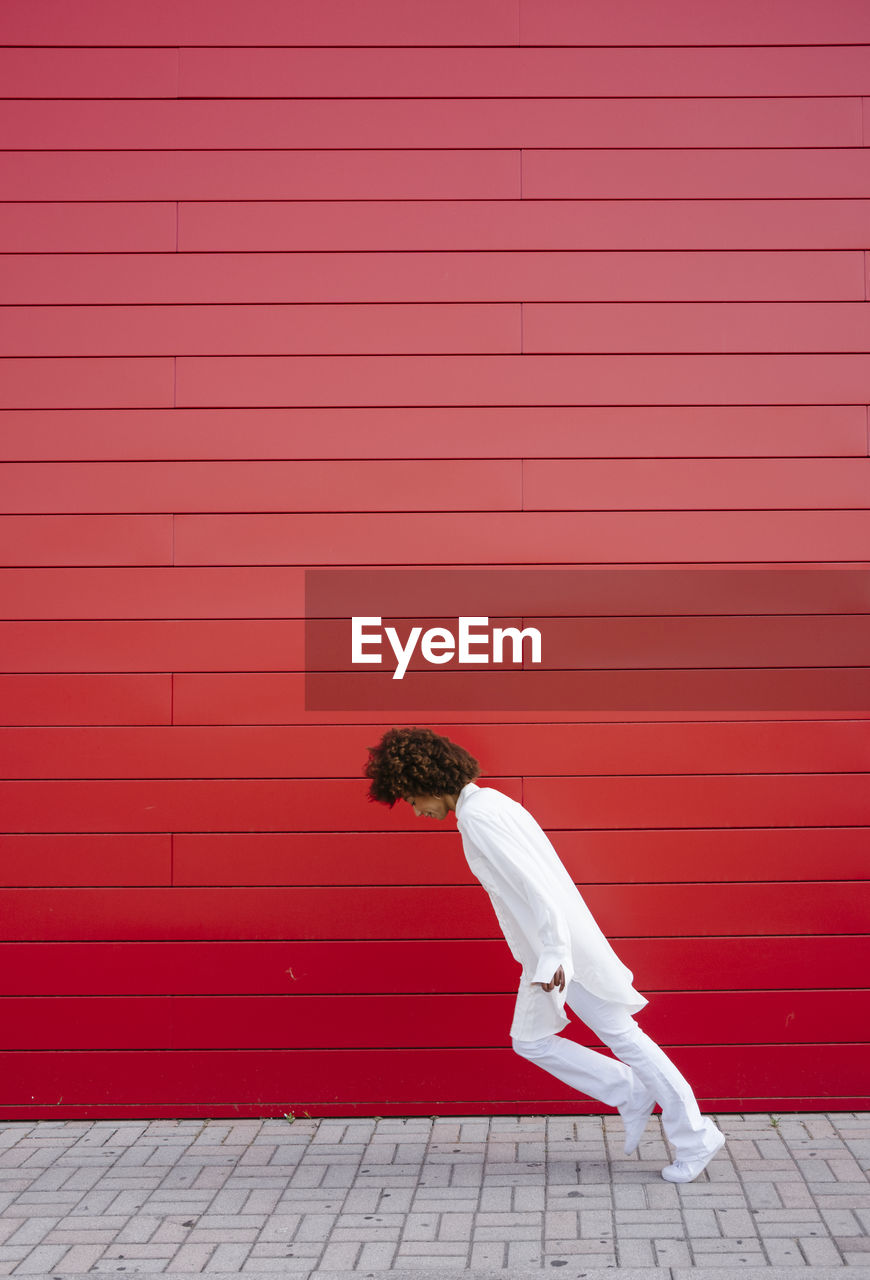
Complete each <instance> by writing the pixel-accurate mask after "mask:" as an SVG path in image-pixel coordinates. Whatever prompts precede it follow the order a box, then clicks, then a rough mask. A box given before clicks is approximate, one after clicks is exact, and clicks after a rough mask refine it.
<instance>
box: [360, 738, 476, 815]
mask: <svg viewBox="0 0 870 1280" xmlns="http://www.w3.org/2000/svg"><path fill="white" fill-rule="evenodd" d="M365 776H366V777H367V778H371V786H370V787H369V799H370V800H376V801H377V802H378V803H379V804H388V805H390V807H392V806H393V805H394V804H395V803H396V801H397V800H401V799H403V798H404V797H405V796H443V795H458V794H459V792H460V791H461V790H462V788H463V787H464V786H465V784H466V783H467V782H472V781H473V780H474V779H475V778H478V777H479V776H480V765H479V764H478V763H477V761H476V760H475V758H474V756H472V755H469V753H468V752H467V751H466V750H465V748H464V747H460V746H458V745H457V743H455V742H451V741H450V739H449V738H442V737H439V735H438V734H437V733H433V732H432V730H431V729H388V730H387V732H386V733H385V734H384V736H383V737H382V738H381V740H380V742H379V743H378V745H377V746H376V747H369V759H368V763H367V764H366V767H365Z"/></svg>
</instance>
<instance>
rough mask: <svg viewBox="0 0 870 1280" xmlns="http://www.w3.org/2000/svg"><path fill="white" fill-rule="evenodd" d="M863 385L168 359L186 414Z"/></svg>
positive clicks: (821, 363)
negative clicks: (215, 409)
mask: <svg viewBox="0 0 870 1280" xmlns="http://www.w3.org/2000/svg"><path fill="white" fill-rule="evenodd" d="M45 364H46V368H48V365H49V364H50V362H48V361H46V362H45ZM868 382H870V356H867V355H865V354H861V355H857V354H853V355H839V354H838V355H830V354H828V355H804V356H797V355H740V356H727V355H713V356H697V355H696V356H674V355H668V356H650V355H627V356H623V355H610V356H537V355H527V356H522V357H517V356H368V357H365V356H319V357H318V356H262V357H260V356H229V357H222V358H218V357H211V356H179V357H178V360H177V362H176V400H177V403H178V404H180V405H182V406H189V407H193V406H197V405H199V406H208V405H263V406H264V407H265V406H270V405H284V404H298V405H308V404H310V405H322V404H330V405H336V404H337V405H355V404H385V405H401V404H575V403H580V404H593V405H594V404H697V403H706V404H759V403H760V404H864V403H866V398H867V386H868ZM30 394H31V395H35V393H30ZM9 395H10V397H11V396H12V393H11V392H10V393H9ZM99 402H100V400H99V399H98V403H99ZM102 402H103V403H105V401H102ZM10 403H11V404H14V403H15V401H14V399H11V398H10ZM37 403H38V402H37ZM152 403H153V402H152Z"/></svg>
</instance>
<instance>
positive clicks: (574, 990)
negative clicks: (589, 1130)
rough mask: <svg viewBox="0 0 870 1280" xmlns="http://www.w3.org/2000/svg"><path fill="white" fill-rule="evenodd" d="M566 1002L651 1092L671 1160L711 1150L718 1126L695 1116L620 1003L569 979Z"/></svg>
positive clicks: (688, 1098)
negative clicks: (602, 997) (594, 993)
mask: <svg viewBox="0 0 870 1280" xmlns="http://www.w3.org/2000/svg"><path fill="white" fill-rule="evenodd" d="M566 1003H567V1004H568V1005H569V1006H570V1008H571V1009H573V1011H574V1012H575V1013H576V1014H577V1016H578V1018H581V1019H582V1020H583V1022H585V1023H586V1026H587V1027H589V1029H590V1030H591V1031H594V1032H595V1034H596V1035H597V1036H598V1038H599V1040H601V1041H602V1043H603V1044H606V1045H607V1047H608V1048H609V1049H610V1050H611V1052H612V1053H614V1054H615V1055H616V1057H617V1058H618V1059H619V1060H620V1061H621V1062H623V1063H625V1064H626V1065H627V1066H630V1067H631V1068H632V1070H633V1071H634V1073H635V1075H636V1076H637V1078H638V1079H639V1080H640V1081H641V1082H642V1083H643V1085H644V1086H645V1087H646V1088H647V1089H648V1090H649V1091H650V1092H651V1093H652V1094H653V1095H654V1097H655V1099H656V1101H657V1102H658V1104H659V1106H660V1107H661V1109H662V1125H663V1127H664V1130H665V1134H666V1135H667V1138H668V1141H669V1142H670V1143H671V1145H672V1146H673V1148H674V1150H675V1152H676V1158H677V1160H683V1161H694V1160H698V1159H700V1158H702V1157H704V1156H706V1155H708V1154H709V1153H710V1152H711V1151H715V1150H717V1148H718V1146H719V1144H720V1138H721V1134H720V1130H719V1129H717V1127H716V1125H715V1124H714V1123H713V1121H712V1120H710V1119H709V1118H705V1117H704V1116H702V1115H701V1113H700V1111H699V1109H698V1103H697V1102H696V1100H695V1095H694V1094H693V1092H692V1090H691V1087H690V1085H689V1083H688V1081H687V1080H685V1079H684V1077H683V1076H682V1075H681V1074H680V1072H679V1071H678V1070H677V1068H676V1067H675V1066H674V1064H673V1063H672V1062H671V1060H670V1058H669V1057H668V1056H667V1054H666V1053H665V1052H664V1050H662V1049H660V1048H659V1046H658V1045H657V1044H656V1043H655V1041H654V1040H651V1039H650V1037H649V1036H648V1035H647V1034H646V1033H645V1032H644V1031H641V1029H640V1027H639V1026H638V1025H637V1023H636V1022H635V1020H634V1018H633V1017H632V1016H631V1015H630V1014H629V1012H628V1010H627V1009H626V1008H625V1007H624V1006H623V1005H616V1004H612V1003H610V1002H609V1001H607V1000H602V999H601V998H600V997H599V996H595V995H593V994H592V992H591V991H587V990H586V988H585V987H582V986H581V985H580V983H579V982H577V981H574V982H572V983H570V985H569V987H568V995H567V999H566ZM599 1056H603V1055H599ZM617 1105H618V1104H617Z"/></svg>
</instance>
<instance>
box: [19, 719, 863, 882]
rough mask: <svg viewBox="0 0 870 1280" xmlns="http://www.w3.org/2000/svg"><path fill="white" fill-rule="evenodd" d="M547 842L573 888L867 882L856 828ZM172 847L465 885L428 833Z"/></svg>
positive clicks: (238, 867)
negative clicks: (615, 884) (822, 878)
mask: <svg viewBox="0 0 870 1280" xmlns="http://www.w3.org/2000/svg"><path fill="white" fill-rule="evenodd" d="M529 736H530V739H531V741H532V744H533V743H534V735H533V734H530V735H529ZM532 749H533V746H532ZM360 758H362V759H365V756H364V755H363V756H361V757H360ZM602 772H603V770H602ZM550 838H551V840H552V842H553V844H554V845H555V847H556V849H557V851H558V854H559V857H560V858H561V859H562V861H563V862H564V864H565V866H566V867H567V868H568V871H569V873H570V874H571V876H572V877H573V879H574V880H575V881H576V882H577V883H578V884H580V885H581V886H583V885H589V884H605V883H612V882H614V881H616V882H618V883H638V884H640V883H659V882H662V883H670V882H674V883H680V882H689V881H693V880H697V879H698V878H699V874H700V873H699V865H698V859H699V852H700V850H703V875H704V879H705V880H707V881H723V882H725V881H730V880H782V881H785V880H818V879H819V878H820V876H821V875H822V874H823V873H824V875H825V876H826V877H834V876H837V877H842V878H843V879H846V880H866V879H868V878H870V865H868V860H867V838H868V836H867V831H866V829H865V828H863V827H856V828H850V827H843V828H834V829H831V828H827V827H825V828H821V829H815V828H800V829H798V830H795V829H794V828H788V829H783V830H777V829H775V828H765V829H757V828H747V829H725V830H684V831H679V830H667V831H639V830H631V831H560V832H551V833H550ZM57 839H62V837H57ZM173 850H174V856H173V868H174V871H173V883H175V884H178V885H182V884H183V885H218V884H223V885H229V884H245V885H253V884H290V883H293V884H401V883H414V884H416V883H420V884H466V883H468V884H471V883H474V878H473V876H472V874H471V872H470V870H469V868H468V866H467V864H466V862H465V858H464V856H463V854H462V853H461V851H460V850H459V849H457V848H456V846H455V842H454V841H450V840H445V838H444V836H442V835H441V834H440V833H436V832H433V833H428V832H425V831H424V832H415V833H413V834H410V835H400V834H399V833H398V832H378V833H377V834H376V835H374V834H372V833H369V832H357V834H356V835H355V836H354V837H353V839H352V841H351V840H349V839H348V837H347V836H346V835H344V834H341V835H336V834H333V833H329V832H306V833H305V834H304V835H295V834H292V833H284V832H281V833H272V832H263V833H259V834H250V833H238V834H236V833H224V832H207V833H202V834H195V833H184V832H182V833H179V834H178V835H176V836H175V839H174V843H173ZM10 883H12V882H11V881H10ZM14 883H26V881H22V882H19V881H15V882H14ZM34 883H36V882H34ZM39 883H46V884H48V883H58V884H61V883H64V884H65V883H81V884H88V883H91V884H109V883H114V881H111V880H93V881H87V880H80V881H74V882H69V881H65V880H64V881H55V882H52V881H48V880H46V881H43V880H40V881H39Z"/></svg>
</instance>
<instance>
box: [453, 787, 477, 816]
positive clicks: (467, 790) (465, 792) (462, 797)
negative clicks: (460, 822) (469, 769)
mask: <svg viewBox="0 0 870 1280" xmlns="http://www.w3.org/2000/svg"><path fill="white" fill-rule="evenodd" d="M479 790H480V787H479V786H477V784H476V783H474V782H466V784H465V786H464V787H463V788H462V790H461V791H460V793H459V795H458V796H457V797H456V817H457V818H458V817H459V814H460V812H461V810H462V806H463V804H464V803H465V801H466V800H467V799H468V797H469V796H470V795H473V794H474V792H475V791H479Z"/></svg>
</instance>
